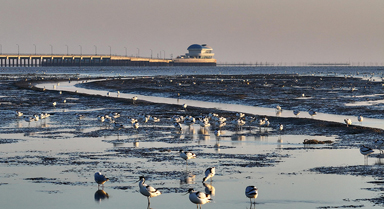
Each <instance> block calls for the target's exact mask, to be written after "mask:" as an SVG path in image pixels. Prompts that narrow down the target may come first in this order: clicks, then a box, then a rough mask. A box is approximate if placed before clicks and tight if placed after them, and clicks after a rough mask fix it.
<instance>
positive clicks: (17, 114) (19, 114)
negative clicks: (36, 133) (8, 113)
mask: <svg viewBox="0 0 384 209" xmlns="http://www.w3.org/2000/svg"><path fill="white" fill-rule="evenodd" d="M15 115H16V116H17V117H21V116H23V115H24V114H23V113H22V112H20V111H16V112H15Z"/></svg>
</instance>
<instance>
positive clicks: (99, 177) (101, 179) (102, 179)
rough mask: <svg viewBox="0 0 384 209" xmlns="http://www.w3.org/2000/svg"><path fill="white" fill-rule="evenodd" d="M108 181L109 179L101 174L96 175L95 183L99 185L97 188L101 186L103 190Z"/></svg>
mask: <svg viewBox="0 0 384 209" xmlns="http://www.w3.org/2000/svg"><path fill="white" fill-rule="evenodd" d="M108 180H109V178H106V177H105V176H104V175H102V174H101V173H100V172H96V173H95V181H96V183H97V187H99V186H100V185H101V186H102V188H104V183H105V182H107V181H108Z"/></svg>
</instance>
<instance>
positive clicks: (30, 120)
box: [24, 116, 36, 123]
mask: <svg viewBox="0 0 384 209" xmlns="http://www.w3.org/2000/svg"><path fill="white" fill-rule="evenodd" d="M24 120H25V122H28V123H31V122H33V121H36V120H35V118H33V117H26V116H24Z"/></svg>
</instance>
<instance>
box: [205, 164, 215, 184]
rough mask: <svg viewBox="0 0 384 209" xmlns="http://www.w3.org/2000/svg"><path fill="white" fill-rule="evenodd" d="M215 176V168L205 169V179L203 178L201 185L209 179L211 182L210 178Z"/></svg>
mask: <svg viewBox="0 0 384 209" xmlns="http://www.w3.org/2000/svg"><path fill="white" fill-rule="evenodd" d="M215 174H216V169H215V167H210V168H207V170H205V177H204V178H203V183H204V182H205V181H207V180H208V179H211V181H212V177H214V176H215Z"/></svg>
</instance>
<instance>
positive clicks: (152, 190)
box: [139, 176, 161, 205]
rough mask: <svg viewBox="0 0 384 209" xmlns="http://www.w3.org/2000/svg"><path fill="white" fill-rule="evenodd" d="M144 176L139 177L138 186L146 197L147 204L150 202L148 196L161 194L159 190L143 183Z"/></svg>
mask: <svg viewBox="0 0 384 209" xmlns="http://www.w3.org/2000/svg"><path fill="white" fill-rule="evenodd" d="M144 182H145V178H144V176H140V179H139V187H140V193H141V194H142V195H144V196H146V197H147V198H148V205H149V204H150V203H151V202H150V200H149V198H151V197H157V196H159V195H161V192H160V191H159V190H157V189H155V188H153V187H151V186H149V185H147V184H145V183H144Z"/></svg>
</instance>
